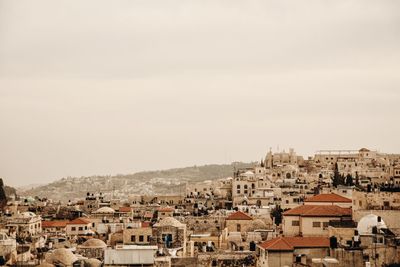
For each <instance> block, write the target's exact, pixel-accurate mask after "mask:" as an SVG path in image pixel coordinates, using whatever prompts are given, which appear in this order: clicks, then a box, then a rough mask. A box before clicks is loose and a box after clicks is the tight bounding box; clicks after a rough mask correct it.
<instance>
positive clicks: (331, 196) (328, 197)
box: [304, 193, 351, 203]
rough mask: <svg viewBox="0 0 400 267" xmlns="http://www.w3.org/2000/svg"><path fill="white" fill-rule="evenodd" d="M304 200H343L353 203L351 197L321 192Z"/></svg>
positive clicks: (343, 201)
mask: <svg viewBox="0 0 400 267" xmlns="http://www.w3.org/2000/svg"><path fill="white" fill-rule="evenodd" d="M304 202H342V203H351V199H349V198H347V197H342V196H340V195H337V194H333V193H332V194H319V195H316V196H313V197H310V198H307V199H306V200H304Z"/></svg>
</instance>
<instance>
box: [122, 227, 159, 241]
mask: <svg viewBox="0 0 400 267" xmlns="http://www.w3.org/2000/svg"><path fill="white" fill-rule="evenodd" d="M152 234H153V232H152V229H151V227H136V228H131V227H128V228H125V229H124V230H123V244H124V245H150V243H151V241H152Z"/></svg>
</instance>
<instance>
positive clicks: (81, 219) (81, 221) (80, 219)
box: [67, 218, 90, 224]
mask: <svg viewBox="0 0 400 267" xmlns="http://www.w3.org/2000/svg"><path fill="white" fill-rule="evenodd" d="M89 223H90V221H88V220H86V219H84V218H77V219H75V220H72V221H69V222H68V223H67V224H89Z"/></svg>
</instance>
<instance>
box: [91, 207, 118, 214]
mask: <svg viewBox="0 0 400 267" xmlns="http://www.w3.org/2000/svg"><path fill="white" fill-rule="evenodd" d="M114 212H115V210H114V209H112V208H110V207H101V208H100V209H98V210H96V211H95V213H114Z"/></svg>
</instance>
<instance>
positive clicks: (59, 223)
mask: <svg viewBox="0 0 400 267" xmlns="http://www.w3.org/2000/svg"><path fill="white" fill-rule="evenodd" d="M67 223H68V221H42V228H51V227H65V226H67Z"/></svg>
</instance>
